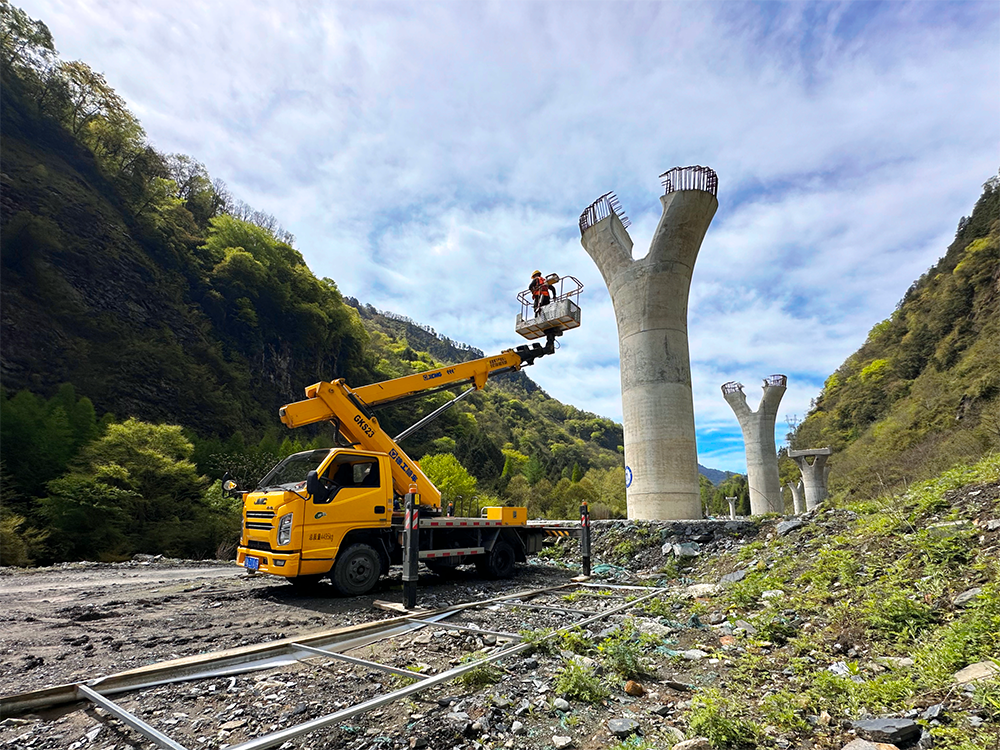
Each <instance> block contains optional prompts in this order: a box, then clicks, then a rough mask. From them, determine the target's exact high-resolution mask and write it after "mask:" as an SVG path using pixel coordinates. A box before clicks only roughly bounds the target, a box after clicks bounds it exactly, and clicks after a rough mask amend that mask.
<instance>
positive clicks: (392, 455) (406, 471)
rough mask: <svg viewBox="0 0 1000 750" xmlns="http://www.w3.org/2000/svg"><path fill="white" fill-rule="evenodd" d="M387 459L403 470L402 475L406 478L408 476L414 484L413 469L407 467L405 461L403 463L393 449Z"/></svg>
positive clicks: (415, 479)
mask: <svg viewBox="0 0 1000 750" xmlns="http://www.w3.org/2000/svg"><path fill="white" fill-rule="evenodd" d="M389 458H391V459H392V460H393V461H395V462H396V463H397V464H398V465H399V468H401V469H402V470H403V473H404V474H406V476H408V477H409V478H410V479H412V480H413V481H414V482H416V481H417V475H416V474H414V473H413V469H411V468H410V467H409V465H408V464H407V463H406V461H404V460H403V459H402V458H400V457H399V453H397V452H396V449H395V448H393V449H392V450H390V451H389Z"/></svg>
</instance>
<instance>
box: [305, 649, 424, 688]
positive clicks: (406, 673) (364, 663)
mask: <svg viewBox="0 0 1000 750" xmlns="http://www.w3.org/2000/svg"><path fill="white" fill-rule="evenodd" d="M292 645H293V646H295V647H296V648H299V649H301V650H303V651H310V652H312V653H314V654H319V655H320V656H329V657H330V658H332V659H340V660H341V661H346V662H348V663H349V664H356V665H358V666H359V667H370V668H371V669H381V670H382V671H383V672H388V673H389V674H394V675H399V676H400V677H412V678H413V679H415V680H426V679H427V675H425V674H420V673H419V672H413V671H411V670H409V669H400V668H399V667H390V666H389V665H388V664H380V663H379V662H377V661H368V660H367V659H359V658H358V657H356V656H348V655H347V654H338V653H337V652H336V651H325V650H324V649H321V648H313V647H312V646H304V645H303V644H301V643H293V644H292Z"/></svg>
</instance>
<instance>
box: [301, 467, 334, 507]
mask: <svg viewBox="0 0 1000 750" xmlns="http://www.w3.org/2000/svg"><path fill="white" fill-rule="evenodd" d="M306 492H308V493H309V494H310V495H312V499H313V502H314V503H325V502H326V501H327V500H328V499H329V498H330V488H329V487H327V486H326V485H324V484H323V482H321V481H320V478H319V474H317V473H316V470H315V469H313V470H312V471H310V472H309V473H308V474H306Z"/></svg>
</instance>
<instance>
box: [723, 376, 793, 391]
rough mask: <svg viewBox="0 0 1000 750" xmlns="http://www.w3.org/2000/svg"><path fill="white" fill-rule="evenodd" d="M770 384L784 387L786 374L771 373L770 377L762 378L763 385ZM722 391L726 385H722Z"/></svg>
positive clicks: (786, 379)
mask: <svg viewBox="0 0 1000 750" xmlns="http://www.w3.org/2000/svg"><path fill="white" fill-rule="evenodd" d="M768 386H771V387H772V388H786V387H787V386H788V376H787V375H771V376H770V377H767V378H764V387H765V388H767V387H768ZM722 389H723V391H724V390H725V389H726V386H722Z"/></svg>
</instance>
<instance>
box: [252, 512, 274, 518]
mask: <svg viewBox="0 0 1000 750" xmlns="http://www.w3.org/2000/svg"><path fill="white" fill-rule="evenodd" d="M247 518H274V511H273V510H248V511H247Z"/></svg>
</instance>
